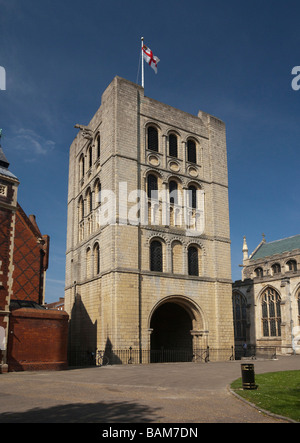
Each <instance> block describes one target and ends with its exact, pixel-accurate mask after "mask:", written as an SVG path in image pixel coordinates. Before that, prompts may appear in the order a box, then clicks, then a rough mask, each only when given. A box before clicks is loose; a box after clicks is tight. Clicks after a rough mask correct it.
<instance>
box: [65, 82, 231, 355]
mask: <svg viewBox="0 0 300 443" xmlns="http://www.w3.org/2000/svg"><path fill="white" fill-rule="evenodd" d="M77 127H78V128H79V129H80V132H79V133H78V135H77V137H76V138H75V140H74V142H73V143H72V145H71V148H70V166H69V194H68V229H67V253H66V293H65V309H66V310H67V312H68V313H69V314H70V316H71V324H70V349H71V352H73V354H74V353H78V352H79V351H80V350H82V351H84V350H85V351H86V350H95V349H96V348H98V349H103V350H104V349H105V348H107V346H110V348H111V349H112V350H122V349H128V348H129V347H132V348H133V349H139V350H143V351H147V350H157V349H162V348H164V349H170V350H174V349H175V350H179V349H180V350H182V349H185V350H189V351H190V352H191V354H192V353H195V350H197V349H203V348H206V347H207V346H210V348H211V349H215V350H217V349H218V350H219V349H226V350H228V352H230V351H229V350H230V349H231V346H232V345H234V334H233V317H232V281H231V260H230V232H229V213H228V212H229V211H228V175H227V155H226V154H227V153H226V134H225V125H224V123H223V122H222V121H220V120H218V119H217V118H215V117H213V116H211V115H208V114H206V113H204V112H199V114H198V116H197V117H196V116H193V115H190V114H188V113H185V112H183V111H180V110H178V109H175V108H172V107H170V106H168V105H165V104H162V103H160V102H157V101H155V100H152V99H150V98H148V97H145V95H144V89H143V88H142V87H141V86H138V85H136V84H134V83H131V82H129V81H127V80H124V79H122V78H119V77H115V78H114V80H113V81H112V82H111V84H110V85H109V86H108V88H107V89H106V90H105V92H104V93H103V95H102V103H101V106H100V108H99V110H98V111H97V112H96V114H95V115H94V117H93V118H92V120H91V122H90V123H89V125H88V126H81V125H77ZM228 352H227V351H226V358H227V357H228V356H230V354H229V355H227V354H228ZM142 355H143V354H142V352H140V356H142ZM140 358H141V359H143V357H140Z"/></svg>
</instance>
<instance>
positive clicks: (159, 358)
mask: <svg viewBox="0 0 300 443" xmlns="http://www.w3.org/2000/svg"><path fill="white" fill-rule="evenodd" d="M200 329H201V330H202V331H200ZM150 331H151V337H150V349H151V362H152V363H155V362H170V361H172V362H175V361H178V362H179V361H192V359H193V353H194V351H193V349H194V345H195V343H194V340H195V337H196V336H200V335H201V336H202V333H203V321H202V316H201V314H200V312H199V310H198V309H197V308H196V306H195V305H193V304H192V303H191V301H189V300H188V299H186V298H184V297H179V296H177V297H168V298H167V299H165V300H163V301H161V302H160V303H159V304H158V305H157V306H156V307H155V308H154V309H153V311H152V313H151V319H150Z"/></svg>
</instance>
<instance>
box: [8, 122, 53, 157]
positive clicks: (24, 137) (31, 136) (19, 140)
mask: <svg viewBox="0 0 300 443" xmlns="http://www.w3.org/2000/svg"><path fill="white" fill-rule="evenodd" d="M15 134H16V135H15V139H14V143H13V145H14V147H15V149H17V150H22V151H26V152H27V153H28V154H29V155H28V161H32V160H33V159H32V156H33V155H35V156H40V155H46V154H48V153H49V152H50V151H52V150H53V149H54V147H55V143H54V142H53V141H52V140H47V139H46V138H44V137H43V136H41V135H39V134H37V133H36V132H35V131H33V130H32V129H24V128H21V129H18V130H17V131H16V132H15Z"/></svg>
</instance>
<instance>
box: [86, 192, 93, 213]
mask: <svg viewBox="0 0 300 443" xmlns="http://www.w3.org/2000/svg"><path fill="white" fill-rule="evenodd" d="M86 197H87V210H88V214H89V213H91V212H92V210H93V194H92V191H91V189H90V188H89V189H88V190H87V193H86Z"/></svg>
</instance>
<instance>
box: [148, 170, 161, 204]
mask: <svg viewBox="0 0 300 443" xmlns="http://www.w3.org/2000/svg"><path fill="white" fill-rule="evenodd" d="M157 191H158V181H157V177H156V176H155V175H153V174H149V175H148V178H147V194H148V198H154V199H157V198H158V193H157Z"/></svg>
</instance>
